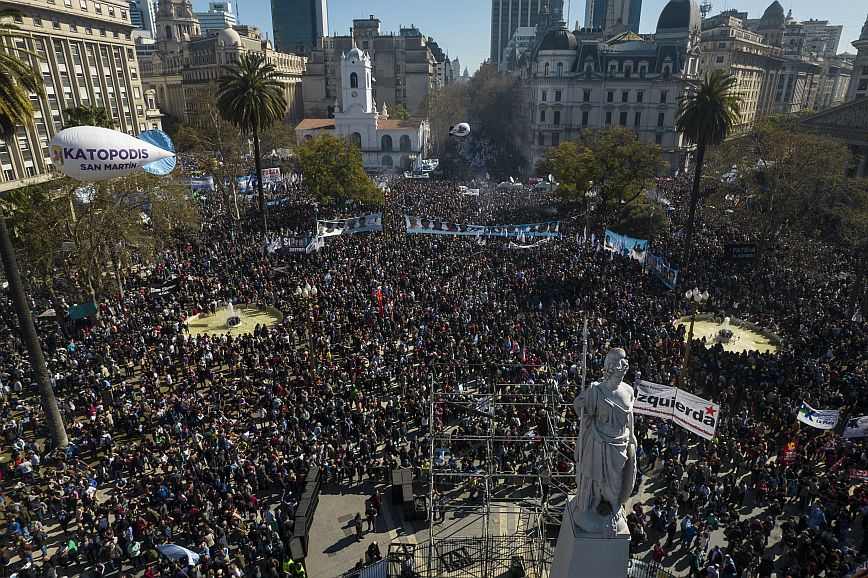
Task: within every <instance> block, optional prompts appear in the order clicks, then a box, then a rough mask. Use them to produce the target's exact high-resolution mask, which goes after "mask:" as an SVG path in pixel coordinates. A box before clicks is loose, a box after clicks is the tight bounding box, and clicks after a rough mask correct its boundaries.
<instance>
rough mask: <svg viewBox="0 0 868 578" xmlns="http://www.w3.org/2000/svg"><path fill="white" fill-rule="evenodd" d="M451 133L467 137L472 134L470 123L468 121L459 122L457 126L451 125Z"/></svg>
mask: <svg viewBox="0 0 868 578" xmlns="http://www.w3.org/2000/svg"><path fill="white" fill-rule="evenodd" d="M449 134H451V135H452V136H457V137H465V136H467V135H469V134H470V125H469V124H467V123H466V122H459V123H458V124H456V125H455V126H450V127H449Z"/></svg>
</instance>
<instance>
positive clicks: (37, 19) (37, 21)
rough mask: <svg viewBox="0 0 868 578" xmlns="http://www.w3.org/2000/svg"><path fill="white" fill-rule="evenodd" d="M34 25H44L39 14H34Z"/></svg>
mask: <svg viewBox="0 0 868 578" xmlns="http://www.w3.org/2000/svg"><path fill="white" fill-rule="evenodd" d="M33 25H34V26H42V18H40V17H39V16H35V15H34V16H33Z"/></svg>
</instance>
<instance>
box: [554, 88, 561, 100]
mask: <svg viewBox="0 0 868 578" xmlns="http://www.w3.org/2000/svg"><path fill="white" fill-rule="evenodd" d="M560 101H561V91H560V90H556V91H555V102H560Z"/></svg>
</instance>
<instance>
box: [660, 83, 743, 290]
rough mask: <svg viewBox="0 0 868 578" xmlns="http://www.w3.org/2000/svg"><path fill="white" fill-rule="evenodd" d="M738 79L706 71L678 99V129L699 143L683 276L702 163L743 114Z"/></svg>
mask: <svg viewBox="0 0 868 578" xmlns="http://www.w3.org/2000/svg"><path fill="white" fill-rule="evenodd" d="M737 83H738V79H737V78H736V77H735V76H732V75H730V74H725V73H724V72H723V71H721V70H714V71H712V73H711V74H710V75H709V74H706V75H705V78H704V79H703V80H702V81H691V84H690V86H689V88H688V90H687V94H685V96H683V97H682V98H681V99H680V102H679V103H678V111H677V113H676V115H677V118H676V121H675V125H676V128H677V129H678V132H680V133H681V135H682V136H683V137H684V140H685V141H686V142H688V143H689V144H694V145H696V153H695V155H694V159H693V160H694V162H693V164H694V174H693V187H692V188H691V190H690V209H689V212H688V215H687V231H686V234H685V236H684V256H683V258H682V269H683V271H682V274H681V278H682V280H683V279H685V278H686V275H685V274H686V270H687V269H688V268H689V266H690V264H689V259H690V248H691V247H692V244H693V221H694V219H695V217H696V204H697V202H698V201H699V188H700V183H701V182H702V165H703V163H704V162H705V151H706V148H707V147H708V146H709V145H711V146H714V145H719V144H720V143H722V142H723V141H724V139H725V138H726V136H727V135H728V134H729V133H730V131H731V130H732V127H733V126H735V125H736V123H738V121H739V119H740V115H741V100H742V99H741V95H740V94H739V93H737V92H735V91H734V89H735V88H736V85H737Z"/></svg>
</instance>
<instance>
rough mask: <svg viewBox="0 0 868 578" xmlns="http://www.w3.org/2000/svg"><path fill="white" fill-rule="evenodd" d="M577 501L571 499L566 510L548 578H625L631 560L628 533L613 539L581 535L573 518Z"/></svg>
mask: <svg viewBox="0 0 868 578" xmlns="http://www.w3.org/2000/svg"><path fill="white" fill-rule="evenodd" d="M574 500H575V498H574V497H573V496H571V497H570V499H569V500H568V501H567V505H566V506H565V508H564V519H563V522H561V531H560V533H558V543H557V546H556V547H555V555H554V560H553V562H552V566H551V570H550V571H549V578H625V577H626V576H627V564H628V562H629V559H630V534H629V532H628V533H626V534H623V533H621V534H616V535H614V536H613V537H611V538H604V537H603V536H602V535H601V534H589V533H587V532H582V531H581V530H580V529H579V528H577V527H576V526H575V525H574V524H573V519H572V516H570V512H569V509H570V508H572V507H573V502H574Z"/></svg>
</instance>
